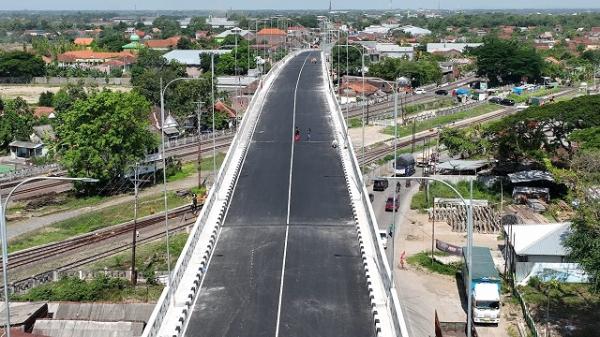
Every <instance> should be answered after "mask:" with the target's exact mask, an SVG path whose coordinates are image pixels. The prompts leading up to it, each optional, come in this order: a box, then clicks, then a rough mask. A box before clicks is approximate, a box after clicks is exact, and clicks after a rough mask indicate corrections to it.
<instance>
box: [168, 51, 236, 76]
mask: <svg viewBox="0 0 600 337" xmlns="http://www.w3.org/2000/svg"><path fill="white" fill-rule="evenodd" d="M230 52H231V50H228V49H213V50H179V49H175V50H171V51H169V52H168V53H166V54H164V55H163V57H164V58H165V59H167V61H169V62H171V61H175V62H178V63H181V64H183V65H185V66H186V72H187V74H188V76H191V77H198V76H199V75H200V74H201V73H202V72H201V69H200V62H201V57H202V55H203V54H205V55H210V54H215V55H223V54H228V53H230Z"/></svg>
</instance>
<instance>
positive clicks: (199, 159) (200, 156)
mask: <svg viewBox="0 0 600 337" xmlns="http://www.w3.org/2000/svg"><path fill="white" fill-rule="evenodd" d="M194 103H196V104H198V111H196V120H197V121H198V122H197V125H196V128H197V129H198V188H201V187H202V166H201V163H202V139H201V138H200V136H201V133H200V127H201V125H200V117H202V104H204V102H194Z"/></svg>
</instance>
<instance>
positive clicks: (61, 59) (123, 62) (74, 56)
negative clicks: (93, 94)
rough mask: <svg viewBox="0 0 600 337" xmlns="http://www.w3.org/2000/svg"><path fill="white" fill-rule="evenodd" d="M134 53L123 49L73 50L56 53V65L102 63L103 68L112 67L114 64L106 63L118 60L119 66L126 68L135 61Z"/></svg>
mask: <svg viewBox="0 0 600 337" xmlns="http://www.w3.org/2000/svg"><path fill="white" fill-rule="evenodd" d="M135 58H136V57H135V55H134V54H132V53H130V52H127V51H123V52H118V53H111V52H96V51H92V50H73V51H68V52H65V53H62V54H60V55H58V57H57V61H58V65H59V66H61V67H83V68H89V67H98V66H103V65H104V68H103V69H104V70H105V71H106V69H107V67H111V66H112V67H114V66H115V64H112V65H110V64H107V63H108V62H111V61H120V62H119V68H121V69H123V70H127V68H128V67H129V66H130V65H131V64H133V63H134V62H135Z"/></svg>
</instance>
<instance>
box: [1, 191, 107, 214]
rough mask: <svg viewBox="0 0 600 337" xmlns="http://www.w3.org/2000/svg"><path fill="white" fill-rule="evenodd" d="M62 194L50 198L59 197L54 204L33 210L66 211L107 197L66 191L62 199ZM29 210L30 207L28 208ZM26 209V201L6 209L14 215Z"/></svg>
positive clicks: (47, 212)
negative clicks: (81, 194) (78, 194)
mask: <svg viewBox="0 0 600 337" xmlns="http://www.w3.org/2000/svg"><path fill="white" fill-rule="evenodd" d="M61 197H62V196H57V197H52V200H57V199H59V200H58V201H57V202H56V203H55V204H51V205H47V206H43V207H39V208H36V209H35V212H40V213H43V214H51V213H56V212H61V211H66V210H70V209H76V208H83V207H88V206H95V205H98V204H100V203H102V202H104V201H106V200H108V199H110V197H108V196H98V195H97V196H89V197H82V196H77V195H75V194H74V193H68V194H66V196H65V197H64V198H63V199H60V198H61ZM30 210H31V209H30ZM30 210H26V203H24V202H15V203H14V204H12V205H11V207H9V209H8V212H7V213H8V214H9V215H14V214H15V213H17V212H23V211H30Z"/></svg>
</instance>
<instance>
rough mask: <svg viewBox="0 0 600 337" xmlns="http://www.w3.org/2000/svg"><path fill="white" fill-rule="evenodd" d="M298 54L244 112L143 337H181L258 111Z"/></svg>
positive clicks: (277, 66)
mask: <svg viewBox="0 0 600 337" xmlns="http://www.w3.org/2000/svg"><path fill="white" fill-rule="evenodd" d="M297 53H298V52H294V53H291V54H289V55H288V56H286V57H285V58H284V59H283V60H281V61H279V62H278V63H276V64H275V65H274V66H273V67H272V68H271V70H270V71H269V73H268V74H267V75H266V76H265V77H264V78H263V79H261V81H260V84H259V90H258V92H257V93H256V94H255V95H254V96H253V97H252V100H251V101H250V104H249V106H248V109H247V112H246V113H245V114H244V117H243V119H242V122H241V123H240V126H239V128H238V130H239V131H238V133H237V134H236V135H235V137H234V139H233V141H232V143H231V146H230V148H229V150H228V152H227V154H226V156H225V159H224V161H223V164H222V166H221V168H220V169H219V172H218V175H217V177H216V179H215V182H214V184H213V186H212V187H211V189H210V191H209V194H208V197H207V199H206V201H205V205H204V207H203V208H202V210H201V212H200V214H199V215H198V219H197V220H196V223H195V224H194V227H193V228H192V230H191V232H190V236H189V238H188V240H187V242H186V244H185V246H184V248H183V250H182V253H181V255H180V256H179V259H178V260H177V263H176V264H175V268H174V269H173V271H172V275H171V278H170V282H169V285H167V286H166V287H165V289H164V290H163V292H162V294H161V297H160V298H159V301H158V303H157V305H156V307H155V309H154V311H153V312H152V315H151V316H150V319H149V320H148V323H147V325H146V328H145V329H144V332H143V334H142V337H154V336H180V335H181V334H183V333H184V332H185V327H186V323H187V321H188V319H189V313H190V312H191V311H192V310H193V303H194V299H195V298H196V297H197V296H198V292H199V290H200V288H201V287H202V281H203V278H204V275H205V272H206V270H207V269H208V268H209V266H210V260H211V257H212V252H213V249H214V247H215V245H216V244H217V242H218V240H219V235H220V232H221V225H222V223H221V222H222V221H223V219H224V216H225V212H226V210H227V205H228V203H229V198H230V197H231V195H232V192H233V188H234V184H235V180H236V179H237V176H238V173H239V170H240V169H241V166H242V161H243V158H244V157H245V155H246V152H247V149H248V145H249V144H250V141H251V139H252V134H253V132H254V128H255V126H256V124H257V122H258V117H259V115H260V110H261V108H262V105H263V104H264V100H265V97H266V95H265V93H266V92H267V91H268V90H269V88H270V86H271V85H272V83H273V81H274V79H275V77H276V75H277V74H278V73H279V71H280V70H281V67H282V66H283V65H284V64H286V63H287V62H288V61H289V60H290V59H291V58H292V57H294V56H295V55H296V54H297Z"/></svg>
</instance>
